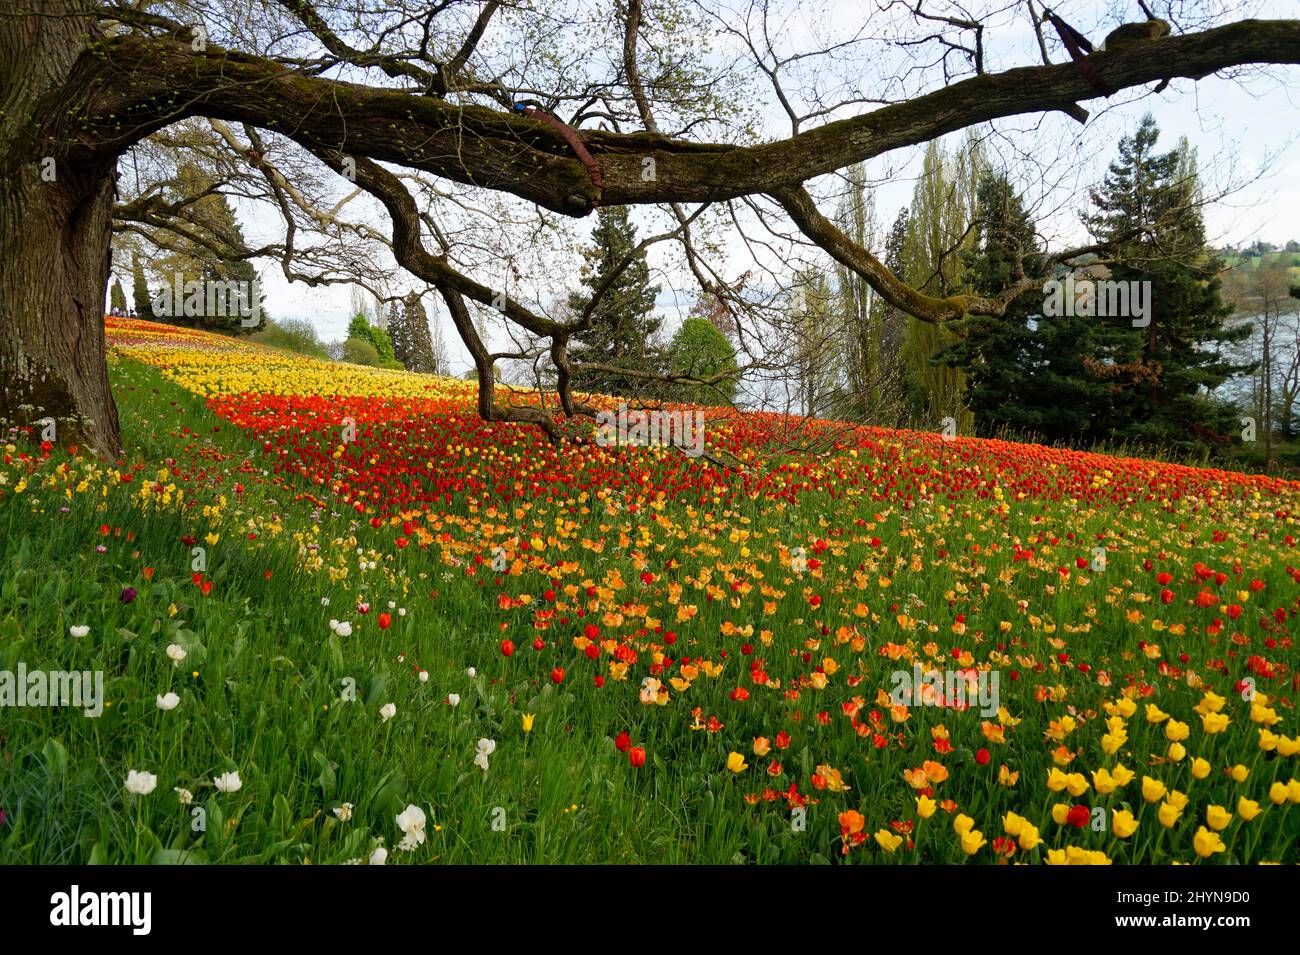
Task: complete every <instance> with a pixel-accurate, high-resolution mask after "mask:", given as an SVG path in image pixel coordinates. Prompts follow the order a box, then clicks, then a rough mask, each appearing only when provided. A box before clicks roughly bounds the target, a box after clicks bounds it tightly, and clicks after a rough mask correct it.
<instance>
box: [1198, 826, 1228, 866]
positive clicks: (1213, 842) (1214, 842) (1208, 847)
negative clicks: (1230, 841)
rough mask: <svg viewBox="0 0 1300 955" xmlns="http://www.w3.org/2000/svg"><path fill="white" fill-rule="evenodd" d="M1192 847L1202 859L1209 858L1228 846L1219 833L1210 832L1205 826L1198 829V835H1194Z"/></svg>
mask: <svg viewBox="0 0 1300 955" xmlns="http://www.w3.org/2000/svg"><path fill="white" fill-rule="evenodd" d="M1192 847H1193V848H1194V849H1195V850H1196V854H1197V855H1198V856H1200V857H1201V858H1202V859H1208V858H1209V857H1210V856H1212V855H1214V853H1216V852H1222V851H1223V850H1224V849H1225V848H1227V847H1226V846H1225V845H1224V844H1223V840H1222V839H1220V838H1219V836H1218V833H1214V832H1210V830H1208V829H1206V828H1205V827H1204V826H1201V828H1199V829H1197V830H1196V835H1195V836H1193V837H1192Z"/></svg>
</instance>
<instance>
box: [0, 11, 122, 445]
mask: <svg viewBox="0 0 1300 955" xmlns="http://www.w3.org/2000/svg"><path fill="white" fill-rule="evenodd" d="M74 2H75V0H43V2H40V3H38V4H37V5H36V6H37V9H39V10H41V12H43V13H46V14H48V16H12V15H11V16H4V17H0V62H4V63H5V64H6V65H7V67H6V70H5V71H4V74H3V75H2V76H0V420H3V421H8V422H11V423H17V424H30V423H32V422H37V421H40V420H42V419H46V418H52V419H54V422H55V434H56V437H57V440H58V442H59V443H61V444H68V443H75V444H81V445H86V446H89V447H90V448H92V449H94V450H95V451H97V452H99V453H101V454H104V455H110V456H111V455H115V454H117V453H118V452H119V450H120V447H121V441H120V436H119V432H118V420H117V407H116V406H115V405H114V404H113V396H112V394H111V393H110V391H109V387H108V369H107V367H106V365H105V362H104V295H105V291H106V289H107V286H108V273H109V255H110V241H111V238H112V208H113V172H114V164H115V162H114V160H113V159H112V158H110V157H106V156H103V155H100V154H96V153H95V152H94V151H93V150H91V149H88V148H87V146H86V144H84V143H83V142H81V141H80V140H79V137H78V135H77V129H76V126H75V120H74V118H73V117H74V114H75V107H76V105H77V104H76V102H75V99H74V98H70V97H69V96H68V95H67V90H66V87H65V84H66V83H67V81H68V78H69V75H70V73H71V71H72V68H73V64H74V63H75V62H76V59H77V57H78V56H79V55H80V53H81V52H82V50H83V48H84V44H85V34H86V33H87V32H88V29H89V26H90V25H89V24H88V23H87V22H86V21H84V20H79V19H75V18H71V17H66V16H60V14H64V13H66V11H67V9H68V8H70V7H72V6H73V3H74ZM45 430H46V429H45V428H43V427H41V426H38V427H37V433H36V438H37V440H39V439H40V435H41V432H44V431H45Z"/></svg>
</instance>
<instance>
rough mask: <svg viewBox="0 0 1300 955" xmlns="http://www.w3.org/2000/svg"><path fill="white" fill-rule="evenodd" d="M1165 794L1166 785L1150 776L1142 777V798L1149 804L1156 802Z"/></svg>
mask: <svg viewBox="0 0 1300 955" xmlns="http://www.w3.org/2000/svg"><path fill="white" fill-rule="evenodd" d="M1164 794H1165V784H1164V783H1162V782H1161V781H1160V780H1158V779H1152V778H1151V777H1150V776H1143V777H1142V798H1143V799H1145V800H1146V801H1147V802H1156V801H1158V800H1159V799H1160V798H1161V797H1162V796H1163V795H1164Z"/></svg>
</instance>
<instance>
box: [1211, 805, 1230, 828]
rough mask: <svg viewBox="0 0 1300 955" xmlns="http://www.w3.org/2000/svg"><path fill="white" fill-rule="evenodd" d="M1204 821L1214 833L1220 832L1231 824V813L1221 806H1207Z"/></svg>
mask: <svg viewBox="0 0 1300 955" xmlns="http://www.w3.org/2000/svg"><path fill="white" fill-rule="evenodd" d="M1205 821H1206V822H1208V823H1209V824H1210V828H1211V829H1213V830H1214V831H1215V832H1222V831H1223V830H1224V829H1226V828H1228V823H1230V822H1232V813H1230V812H1228V810H1226V809H1224V808H1223V807H1222V806H1208V807H1206V810H1205Z"/></svg>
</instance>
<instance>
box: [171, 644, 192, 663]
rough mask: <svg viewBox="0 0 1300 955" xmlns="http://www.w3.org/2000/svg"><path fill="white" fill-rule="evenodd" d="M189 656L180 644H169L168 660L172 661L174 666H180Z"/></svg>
mask: <svg viewBox="0 0 1300 955" xmlns="http://www.w3.org/2000/svg"><path fill="white" fill-rule="evenodd" d="M187 656H189V654H188V653H186V652H185V648H184V647H183V646H181V645H180V644H179V643H172V644H168V646H167V659H168V660H171V661H172V666H180V663H181V661H182V660H184V659H185V658H186V657H187Z"/></svg>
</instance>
